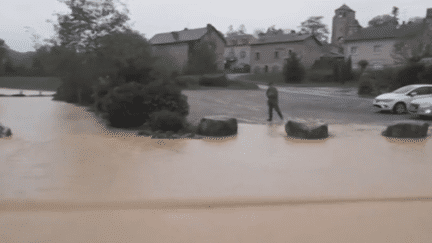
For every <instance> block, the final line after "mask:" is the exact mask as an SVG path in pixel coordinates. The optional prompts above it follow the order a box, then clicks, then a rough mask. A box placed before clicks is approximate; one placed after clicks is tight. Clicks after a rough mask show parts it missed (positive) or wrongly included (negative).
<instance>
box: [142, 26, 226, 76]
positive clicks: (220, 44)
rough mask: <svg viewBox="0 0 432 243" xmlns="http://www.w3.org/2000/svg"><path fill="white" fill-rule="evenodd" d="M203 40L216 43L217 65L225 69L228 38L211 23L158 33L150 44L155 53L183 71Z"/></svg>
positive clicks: (220, 68) (176, 68)
mask: <svg viewBox="0 0 432 243" xmlns="http://www.w3.org/2000/svg"><path fill="white" fill-rule="evenodd" d="M203 41H210V42H213V43H214V44H215V54H216V56H217V60H216V63H217V67H218V69H219V70H223V69H224V51H225V45H226V40H225V37H224V36H223V34H222V33H221V32H219V31H218V30H217V29H216V28H215V27H213V26H212V25H210V24H208V25H207V27H205V28H198V29H184V30H182V31H173V32H170V33H160V34H156V35H155V36H153V37H152V38H151V39H150V44H151V45H152V51H153V55H155V56H157V57H160V58H162V59H163V61H164V62H165V63H168V65H170V66H172V67H173V69H175V70H178V71H180V72H181V71H183V70H184V68H185V67H186V65H187V62H188V60H189V57H190V55H191V52H192V50H193V48H194V46H195V45H197V44H198V43H200V42H203Z"/></svg>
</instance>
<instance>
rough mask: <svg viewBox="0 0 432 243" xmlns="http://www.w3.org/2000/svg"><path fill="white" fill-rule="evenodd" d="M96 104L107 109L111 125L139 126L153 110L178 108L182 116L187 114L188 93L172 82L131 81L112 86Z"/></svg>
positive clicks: (104, 109) (173, 110)
mask: <svg viewBox="0 0 432 243" xmlns="http://www.w3.org/2000/svg"><path fill="white" fill-rule="evenodd" d="M95 105H96V107H97V109H98V110H100V111H102V112H104V113H106V117H107V119H108V121H109V123H110V124H111V125H112V126H114V127H137V126H140V125H142V124H143V123H145V122H146V121H147V120H148V119H149V118H150V115H151V114H152V113H154V112H158V111H161V110H168V111H172V112H177V113H178V114H180V115H181V116H187V115H188V114H189V105H188V103H187V97H186V96H184V95H183V94H181V91H180V90H179V89H177V88H176V87H175V86H173V85H168V84H163V83H162V82H152V83H150V84H148V85H143V84H139V83H135V82H133V83H127V84H124V85H121V86H118V87H115V88H111V89H110V90H109V92H108V94H106V95H104V96H103V97H101V98H98V100H97V102H96V104H95Z"/></svg>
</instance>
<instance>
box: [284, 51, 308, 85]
mask: <svg viewBox="0 0 432 243" xmlns="http://www.w3.org/2000/svg"><path fill="white" fill-rule="evenodd" d="M305 75H306V71H305V68H304V66H303V65H302V63H301V62H300V59H299V58H298V57H297V54H296V53H295V52H291V53H290V54H289V58H288V59H287V63H286V64H285V66H284V77H285V82H286V83H300V82H301V81H302V80H303V79H304V77H305Z"/></svg>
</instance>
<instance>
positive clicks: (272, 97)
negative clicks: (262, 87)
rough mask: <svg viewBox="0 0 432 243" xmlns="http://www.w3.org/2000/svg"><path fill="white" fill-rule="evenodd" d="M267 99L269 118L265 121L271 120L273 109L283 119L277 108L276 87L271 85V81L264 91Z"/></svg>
mask: <svg viewBox="0 0 432 243" xmlns="http://www.w3.org/2000/svg"><path fill="white" fill-rule="evenodd" d="M266 95H267V98H268V101H267V104H268V108H269V119H268V120H267V121H272V120H273V109H275V110H276V112H277V113H278V115H279V117H280V118H281V119H282V120H283V116H282V113H281V111H280V109H279V104H278V103H279V102H278V91H277V89H276V88H275V87H274V86H273V82H269V88H268V89H267V92H266Z"/></svg>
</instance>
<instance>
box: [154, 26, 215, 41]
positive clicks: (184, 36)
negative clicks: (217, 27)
mask: <svg viewBox="0 0 432 243" xmlns="http://www.w3.org/2000/svg"><path fill="white" fill-rule="evenodd" d="M207 30H208V29H207V28H199V29H190V30H182V31H173V32H169V33H160V34H156V35H155V36H153V37H152V38H151V39H150V43H151V44H153V45H157V44H167V43H175V42H186V41H193V40H198V39H200V38H201V37H202V36H203V35H205V34H206V33H207Z"/></svg>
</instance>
